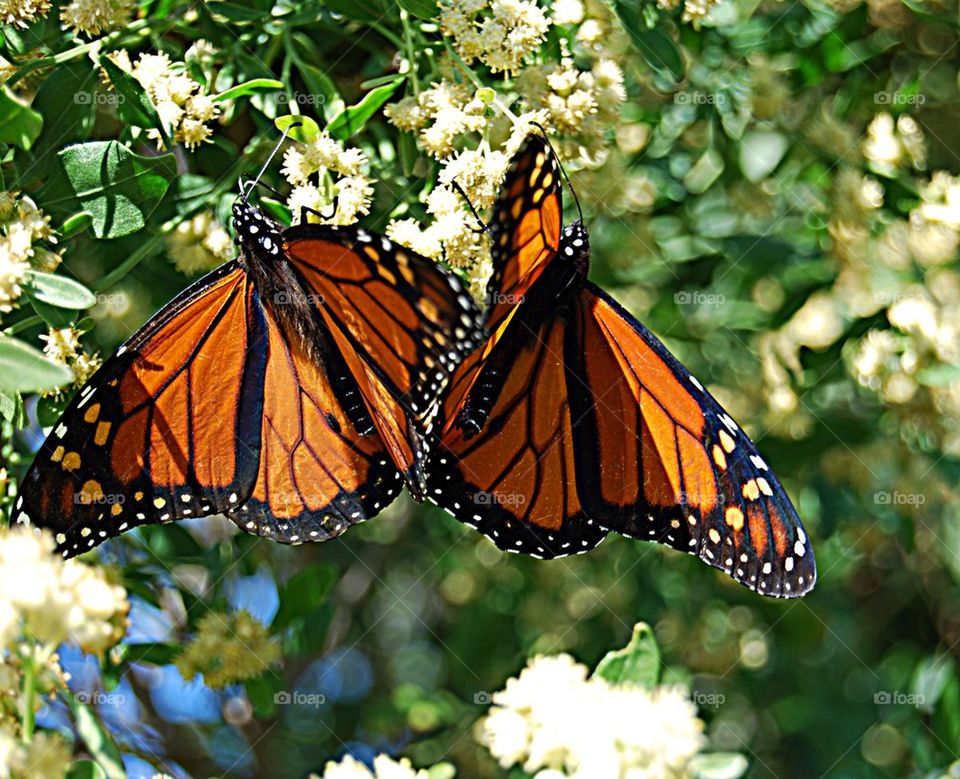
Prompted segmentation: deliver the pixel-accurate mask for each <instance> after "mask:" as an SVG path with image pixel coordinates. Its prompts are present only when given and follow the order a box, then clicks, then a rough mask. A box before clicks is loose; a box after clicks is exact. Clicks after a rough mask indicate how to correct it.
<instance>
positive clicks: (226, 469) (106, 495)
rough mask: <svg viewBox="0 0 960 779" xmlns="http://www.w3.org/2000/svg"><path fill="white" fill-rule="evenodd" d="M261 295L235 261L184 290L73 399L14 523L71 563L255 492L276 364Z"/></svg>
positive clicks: (39, 459) (29, 479) (36, 465)
mask: <svg viewBox="0 0 960 779" xmlns="http://www.w3.org/2000/svg"><path fill="white" fill-rule="evenodd" d="M265 335H266V333H265V324H264V319H263V313H262V310H261V308H260V306H259V303H258V302H257V299H256V290H255V289H254V288H253V286H252V285H251V284H250V281H249V279H248V277H247V274H246V273H245V272H244V270H243V269H242V268H241V267H240V266H239V265H238V264H237V263H235V262H231V263H227V264H226V265H223V266H221V268H219V269H218V270H216V271H214V272H213V273H211V274H209V275H208V276H206V277H204V278H203V279H201V280H200V281H199V282H197V283H196V284H194V285H193V286H192V287H190V288H188V289H187V290H185V291H184V292H183V293H182V294H181V295H179V296H178V297H177V298H176V299H174V300H173V301H172V302H171V303H170V304H168V305H167V306H166V307H164V308H163V309H162V310H161V311H160V312H159V313H158V314H157V315H156V316H155V317H154V318H153V319H152V320H151V321H150V322H148V323H147V325H146V326H145V327H144V328H143V329H142V330H140V331H139V332H138V333H136V334H135V335H134V336H133V337H132V338H131V339H130V340H128V341H127V342H126V343H125V344H124V345H123V346H122V347H121V348H120V350H119V351H118V353H117V354H116V355H115V356H114V357H112V358H111V359H109V360H107V362H106V363H105V364H104V365H103V366H102V367H101V368H100V369H99V370H98V371H97V372H96V373H95V374H94V376H93V377H92V378H91V379H90V381H89V382H88V383H87V384H86V385H85V386H84V387H83V388H82V389H81V390H80V391H79V392H78V393H77V395H76V396H75V397H74V398H73V400H72V401H71V403H70V404H69V406H68V407H67V409H66V411H65V412H64V413H63V415H62V416H61V418H60V419H59V421H58V422H57V423H56V425H55V426H54V427H53V430H52V431H51V433H50V435H49V437H48V438H47V440H46V441H45V442H44V444H43V445H42V446H41V448H40V451H39V452H37V455H36V457H35V459H34V462H33V465H32V466H31V468H30V469H29V471H28V472H27V475H26V477H25V479H24V482H23V484H22V486H21V490H20V495H19V497H18V498H17V501H16V503H15V510H14V515H13V516H14V521H16V522H19V523H21V524H33V525H37V526H40V527H44V528H49V529H50V530H51V531H52V532H53V533H54V534H55V536H56V542H57V547H58V549H59V550H60V551H61V552H62V553H63V554H64V555H65V556H71V555H74V554H79V553H81V552H84V551H86V550H87V549H89V548H91V547H93V546H95V545H97V544H99V543H101V542H103V541H104V540H105V539H107V538H110V537H112V536H116V535H118V534H119V533H121V532H123V531H124V530H127V529H128V528H132V527H136V526H138V525H144V524H156V523H161V522H169V521H173V520H176V519H182V518H185V517H196V516H203V515H206V514H212V513H217V512H221V511H226V510H227V509H228V508H230V506H231V505H233V504H234V503H235V502H236V501H238V500H241V499H243V498H245V496H246V495H247V494H248V493H249V491H250V488H251V486H252V484H253V480H254V477H255V475H256V468H257V458H258V454H259V440H260V430H259V417H260V411H261V406H262V393H263V375H264V369H265V364H266V342H265Z"/></svg>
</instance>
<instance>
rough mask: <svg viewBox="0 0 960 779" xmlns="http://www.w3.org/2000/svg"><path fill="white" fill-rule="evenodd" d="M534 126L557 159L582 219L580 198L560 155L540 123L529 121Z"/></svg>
mask: <svg viewBox="0 0 960 779" xmlns="http://www.w3.org/2000/svg"><path fill="white" fill-rule="evenodd" d="M530 124H532V125H533V126H534V127H536V128H537V129H538V130H539V131H540V132H541V133H542V134H543V140H544V141H545V142H546V144H547V146H548V147H549V148H550V153H551V154H552V155H553V158H554V159H555V160H556V161H557V167H558V168H560V173H561V174H562V175H563V180H564V181H566V182H567V187H568V188H569V189H570V194H571V195H573V202H574V203H576V206H577V213H578V214H579V215H580V221H581V222H582V221H583V209H582V208H580V198H578V197H577V190H575V189H574V188H573V182H572V181H570V177H569V176H568V175H567V171H566V169H565V168H564V167H563V163H562V162H560V155H559V154H557V150H556V149H554V148H553V144H552V143H550V139H549V138H548V137H547V131H546V129H545V128H544V126H543V125H542V124H540V123H539V122H530Z"/></svg>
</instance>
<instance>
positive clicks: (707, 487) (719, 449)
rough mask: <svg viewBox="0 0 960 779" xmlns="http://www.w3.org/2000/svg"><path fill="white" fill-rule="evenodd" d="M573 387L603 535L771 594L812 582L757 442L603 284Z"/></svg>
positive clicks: (582, 467) (797, 591) (587, 306)
mask: <svg viewBox="0 0 960 779" xmlns="http://www.w3.org/2000/svg"><path fill="white" fill-rule="evenodd" d="M578 311H579V317H578V319H579V322H578V326H577V329H578V337H577V339H576V342H575V343H574V344H573V345H572V346H571V348H570V349H569V350H568V359H571V360H577V361H578V363H575V364H576V365H577V367H576V370H574V371H572V372H571V380H570V382H569V387H570V397H571V406H572V408H573V414H574V417H576V418H577V419H579V422H578V424H577V428H576V430H577V436H578V438H579V444H580V445H579V446H578V448H577V451H578V455H579V456H578V459H577V465H578V469H577V479H578V484H580V485H584V486H586V485H592V489H586V488H584V489H581V490H580V493H581V499H582V500H583V502H584V505H585V507H586V511H587V513H588V514H589V515H590V516H592V517H594V518H595V519H596V521H597V522H598V523H599V524H601V525H602V526H603V527H605V528H606V529H607V530H611V531H616V532H619V533H624V534H626V535H630V536H633V537H636V538H641V539H644V540H649V541H657V542H659V543H664V544H668V545H670V546H672V547H674V548H676V549H679V550H681V551H684V552H688V553H690V554H695V555H698V556H699V557H700V558H701V559H703V560H704V561H705V562H707V563H708V564H710V565H712V566H714V567H716V568H719V569H721V570H723V571H725V572H726V573H728V574H729V575H730V576H732V577H733V578H734V579H736V580H737V581H740V582H742V583H743V584H745V585H747V586H748V587H750V588H751V589H754V590H757V591H759V592H760V593H762V594H764V595H774V596H781V597H795V596H799V595H802V594H804V593H805V592H807V591H809V590H810V589H811V588H812V587H813V585H814V583H815V581H816V563H815V561H814V556H813V551H812V549H811V547H810V545H809V543H808V541H807V536H806V534H805V532H804V530H803V525H802V523H801V522H800V518H799V517H798V516H797V513H796V511H795V510H794V508H793V505H792V504H791V502H790V499H789V498H788V497H787V495H786V493H785V492H784V490H783V487H782V486H781V485H780V482H779V481H778V480H777V478H776V476H775V475H774V474H773V472H772V471H771V470H770V469H769V467H768V465H767V464H766V462H765V461H764V460H763V458H762V457H761V456H760V454H759V453H758V452H757V449H756V446H755V445H754V444H753V442H752V441H751V440H750V439H749V438H748V437H747V436H746V435H745V434H744V433H743V432H742V431H741V430H740V428H739V426H738V425H737V424H736V422H734V421H733V420H732V419H731V418H730V416H729V415H728V414H727V413H726V412H725V411H724V410H723V409H722V408H721V407H720V405H719V404H718V403H717V402H716V400H714V399H713V397H712V396H711V395H710V394H709V393H708V392H706V391H705V390H704V389H703V387H702V385H700V383H699V382H698V381H697V380H696V379H695V378H693V377H692V376H691V375H690V374H689V372H687V371H686V370H685V369H684V368H683V366H681V365H680V363H679V362H678V361H677V360H676V358H674V357H673V356H672V355H671V354H670V353H669V352H668V351H667V350H666V348H665V347H664V346H663V344H661V343H660V341H658V340H657V339H656V338H655V337H654V336H653V335H652V334H651V333H650V332H649V331H648V330H647V329H646V328H644V327H643V325H641V324H640V323H639V322H637V321H636V320H635V319H634V318H633V317H631V316H630V315H629V314H628V313H627V312H626V311H624V310H623V309H622V308H621V307H620V306H619V305H618V304H617V303H616V302H615V301H614V300H613V299H612V298H610V297H609V296H607V295H606V294H605V293H604V292H603V291H602V290H600V289H599V288H598V287H596V286H594V285H592V284H588V285H587V287H586V289H585V290H583V291H582V292H581V293H580V298H579V302H578Z"/></svg>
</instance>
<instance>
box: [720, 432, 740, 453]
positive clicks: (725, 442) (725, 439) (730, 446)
mask: <svg viewBox="0 0 960 779" xmlns="http://www.w3.org/2000/svg"><path fill="white" fill-rule="evenodd" d="M720 444H721V445H722V446H723V448H724V449H726V450H727V453H730V452H732V451H733V450H734V449H736V448H737V443H736V441H734V440H733V438H731V437H730V434H729V433H728V432H727V431H726V430H721V431H720Z"/></svg>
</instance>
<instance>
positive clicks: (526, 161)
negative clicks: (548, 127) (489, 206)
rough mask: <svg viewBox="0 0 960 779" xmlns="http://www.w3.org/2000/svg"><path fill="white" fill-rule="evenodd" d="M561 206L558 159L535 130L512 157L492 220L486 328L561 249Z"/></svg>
mask: <svg viewBox="0 0 960 779" xmlns="http://www.w3.org/2000/svg"><path fill="white" fill-rule="evenodd" d="M562 218H563V209H562V203H561V188H560V172H559V169H558V166H557V160H556V157H555V156H554V154H553V152H552V151H551V149H550V146H549V145H548V144H547V141H546V139H545V138H543V137H542V136H541V135H538V134H533V135H531V136H530V137H529V138H528V139H527V141H526V142H525V143H524V145H523V147H522V148H521V149H520V151H519V152H518V153H517V154H516V155H515V156H514V157H513V159H512V160H511V162H510V167H509V169H508V170H507V174H506V177H505V178H504V182H503V188H502V190H501V194H500V197H499V199H498V200H497V203H496V205H495V207H494V213H493V220H492V221H491V223H490V241H491V256H492V259H493V275H492V276H491V277H490V281H489V282H488V284H487V326H488V327H489V329H490V330H491V331H495V330H496V328H497V327H498V326H499V325H500V324H501V323H502V322H503V321H504V320H505V319H507V318H508V317H509V316H510V314H511V313H512V312H513V311H514V310H515V308H516V304H517V303H519V302H520V301H521V300H523V298H524V296H525V295H526V293H527V290H529V289H530V287H531V286H532V285H533V284H534V282H536V280H537V279H538V278H539V276H540V274H541V273H542V272H543V270H544V269H545V268H546V267H547V265H548V264H549V262H550V260H551V259H553V257H554V256H555V255H556V253H557V248H558V247H559V244H560V232H561V227H562Z"/></svg>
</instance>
